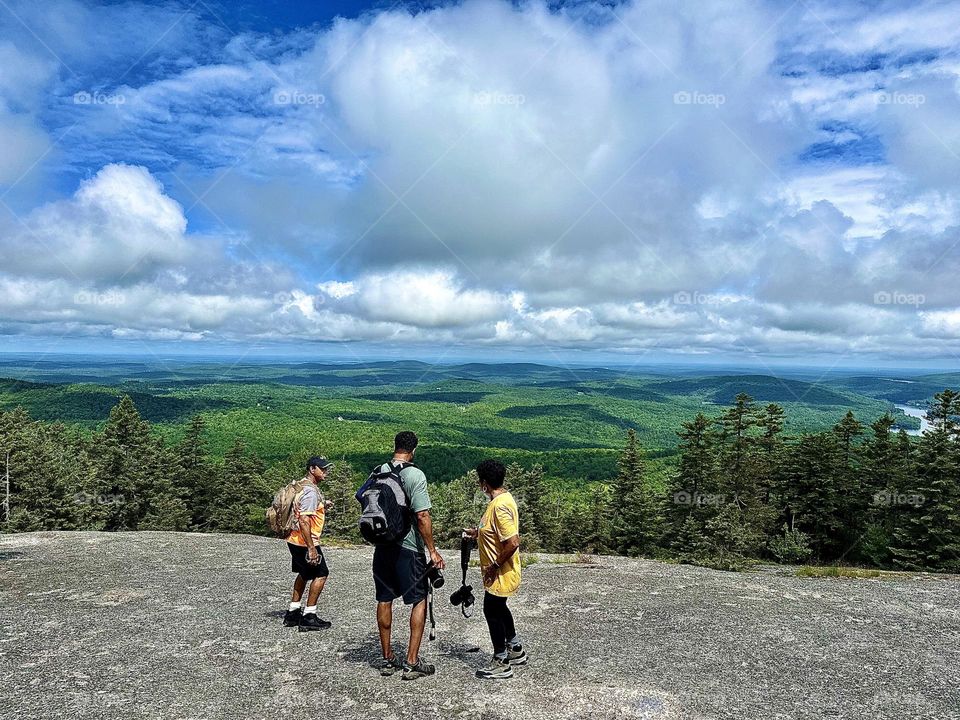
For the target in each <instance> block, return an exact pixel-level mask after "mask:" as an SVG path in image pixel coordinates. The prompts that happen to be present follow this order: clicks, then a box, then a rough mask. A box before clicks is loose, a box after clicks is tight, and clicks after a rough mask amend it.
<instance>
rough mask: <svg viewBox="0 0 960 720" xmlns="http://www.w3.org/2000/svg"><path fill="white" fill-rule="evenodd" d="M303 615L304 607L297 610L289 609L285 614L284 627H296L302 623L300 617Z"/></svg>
mask: <svg viewBox="0 0 960 720" xmlns="http://www.w3.org/2000/svg"><path fill="white" fill-rule="evenodd" d="M301 617H303V608H297V609H296V610H287V612H286V613H285V614H284V616H283V626H284V627H296V626H297V625H299V624H300V618H301Z"/></svg>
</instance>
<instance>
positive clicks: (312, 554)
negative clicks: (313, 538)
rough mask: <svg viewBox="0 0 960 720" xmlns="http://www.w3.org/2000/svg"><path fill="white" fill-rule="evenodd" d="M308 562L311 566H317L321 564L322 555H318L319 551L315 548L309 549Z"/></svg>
mask: <svg viewBox="0 0 960 720" xmlns="http://www.w3.org/2000/svg"><path fill="white" fill-rule="evenodd" d="M307 562H308V563H310V564H311V565H316V564H317V563H318V562H320V555H319V554H318V553H317V549H316V548H315V547H308V548H307Z"/></svg>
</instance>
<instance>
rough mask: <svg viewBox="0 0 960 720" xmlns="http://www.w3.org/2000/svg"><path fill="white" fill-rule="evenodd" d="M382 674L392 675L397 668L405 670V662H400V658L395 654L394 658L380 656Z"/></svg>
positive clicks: (384, 675) (385, 675)
mask: <svg viewBox="0 0 960 720" xmlns="http://www.w3.org/2000/svg"><path fill="white" fill-rule="evenodd" d="M378 667H379V668H380V674H381V675H382V676H383V677H390V676H391V675H393V674H394V673H395V672H396V671H397V670H403V663H402V662H400V658H398V657H397V656H396V655H394V656H393V657H392V658H380V665H378Z"/></svg>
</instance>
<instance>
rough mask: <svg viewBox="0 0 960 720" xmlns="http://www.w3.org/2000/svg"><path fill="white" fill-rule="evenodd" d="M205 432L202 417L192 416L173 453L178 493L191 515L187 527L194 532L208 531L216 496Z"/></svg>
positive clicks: (214, 475)
mask: <svg viewBox="0 0 960 720" xmlns="http://www.w3.org/2000/svg"><path fill="white" fill-rule="evenodd" d="M205 431H206V422H205V421H204V419H203V416H202V415H195V416H194V417H193V418H192V419H191V421H190V425H189V426H188V427H187V432H186V434H185V435H184V437H183V440H181V441H180V444H179V445H178V446H177V451H176V452H177V465H178V466H179V477H178V483H177V485H178V491H179V493H180V497H181V499H182V500H183V502H184V503H185V505H186V507H187V508H188V509H189V511H190V527H191V528H193V529H196V530H206V529H209V527H210V516H211V513H212V512H213V499H214V495H215V487H214V484H215V482H216V470H215V469H214V467H213V465H212V464H211V463H210V461H209V460H208V458H207V445H206V440H205V439H204V434H205Z"/></svg>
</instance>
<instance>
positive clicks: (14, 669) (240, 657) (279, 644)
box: [0, 532, 960, 720]
mask: <svg viewBox="0 0 960 720" xmlns="http://www.w3.org/2000/svg"><path fill="white" fill-rule="evenodd" d="M326 553H327V561H328V563H329V566H330V571H331V576H330V581H329V582H328V584H327V589H326V591H325V592H324V594H323V596H322V598H321V601H320V616H321V617H323V618H325V619H329V620H331V621H332V622H333V627H332V628H331V629H329V630H324V631H318V632H312V633H298V632H297V631H296V629H292V628H284V627H282V625H281V616H282V614H283V611H284V610H285V608H286V605H287V601H288V593H289V590H290V585H291V581H292V575H291V574H290V572H289V569H290V559H289V554H288V552H287V550H286V548H285V547H284V543H283V542H282V541H277V540H271V539H268V538H260V537H251V536H238V535H202V534H186V533H152V532H138V533H116V534H108V533H95V532H77V533H28V534H22V535H5V536H2V537H0V618H2V637H0V667H2V668H3V673H2V674H3V678H4V692H3V694H2V697H0V717H2V718H4V719H6V718H11V719H12V718H49V717H60V718H69V719H70V720H80V719H81V718H97V719H101V718H102V719H109V718H125V719H129V718H164V719H168V718H169V719H183V720H188V719H197V720H220V719H223V720H227V719H236V720H241V719H242V720H255V719H257V718H270V719H271V720H274V719H275V718H281V717H282V718H293V717H295V718H324V719H336V720H351V719H352V718H358V719H360V718H362V719H363V720H374V719H375V720H381V719H383V720H391V719H396V720H402V719H406V718H484V719H489V720H506V719H508V718H510V719H516V720H540V719H545V718H562V719H565V720H566V719H569V720H574V719H581V718H603V719H612V718H649V719H654V718H735V719H736V720H748V719H751V718H757V719H761V718H762V719H764V720H771V719H780V718H782V719H784V720H786V719H793V718H845V719H846V718H851V719H852V718H864V719H866V718H870V719H871V720H874V719H876V718H897V719H898V720H900V719H907V718H930V719H934V718H936V719H937V720H943V719H946V718H960V607H958V606H960V603H958V597H960V595H958V590H960V579H958V578H956V577H949V576H931V575H898V576H896V577H893V578H884V579H846V578H834V579H817V578H800V577H796V576H795V574H794V573H793V571H792V570H790V569H785V568H768V569H762V570H759V571H756V572H751V573H728V572H717V571H713V570H708V569H704V568H697V567H689V566H684V565H671V564H664V563H659V562H653V561H647V560H632V559H626V558H611V557H604V558H600V559H598V560H597V561H596V562H595V563H577V562H569V560H571V559H570V558H555V557H550V556H541V557H539V558H538V562H535V563H533V564H531V565H529V566H528V567H527V568H526V569H525V571H524V584H523V588H522V590H521V592H520V594H519V595H518V596H517V597H516V598H515V599H514V600H513V601H512V603H511V604H512V606H513V612H514V615H515V617H516V620H517V625H518V628H519V630H520V632H521V635H522V636H523V639H524V645H525V648H526V649H527V652H528V653H529V654H530V663H529V665H527V666H526V667H521V668H518V671H517V673H516V675H515V676H514V677H513V678H512V679H509V680H503V681H481V680H477V679H476V678H475V677H474V672H475V670H476V669H477V667H479V666H480V665H481V664H482V663H484V662H486V661H487V659H488V653H489V651H490V646H489V639H488V638H487V636H486V627H485V624H484V622H483V618H482V617H481V616H480V612H479V610H478V612H477V613H476V614H475V615H474V616H473V617H472V618H469V619H466V618H464V617H462V616H461V615H460V614H459V612H458V611H456V610H455V609H454V608H453V607H452V606H451V605H450V604H449V602H448V598H449V594H450V592H452V591H453V590H454V589H456V587H457V586H458V584H459V583H458V582H457V580H458V579H459V577H458V573H459V571H458V569H457V568H455V567H453V566H454V565H455V564H456V563H457V562H458V558H457V556H456V554H455V553H449V554H447V560H448V563H449V568H448V571H447V584H446V586H445V587H444V588H443V589H442V590H440V591H438V594H437V599H436V610H435V614H436V619H437V625H438V627H437V639H436V640H435V641H434V642H432V643H428V642H426V641H425V642H424V653H423V654H424V656H425V657H426V658H427V659H428V660H429V661H431V662H433V663H435V664H436V666H437V669H438V672H437V675H436V676H434V677H430V678H424V679H420V680H417V681H414V682H403V681H402V680H401V679H400V676H399V675H394V676H393V677H389V678H381V677H380V676H379V674H378V673H377V671H376V670H374V669H373V667H372V665H371V663H373V662H374V661H376V660H377V658H378V657H379V646H378V643H377V638H376V627H375V619H374V601H373V581H372V578H371V574H370V562H371V556H372V550H371V549H370V548H367V547H356V548H331V549H328V550H327V551H326ZM470 573H471V581H472V582H473V583H474V585H478V584H479V572H478V571H477V570H476V569H475V568H472V569H471V571H470ZM406 619H407V617H406V613H405V612H403V611H400V609H399V608H398V612H397V613H396V614H395V621H394V635H395V639H396V641H397V643H396V644H397V648H398V650H399V643H400V642H405V640H406V633H407V624H406Z"/></svg>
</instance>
